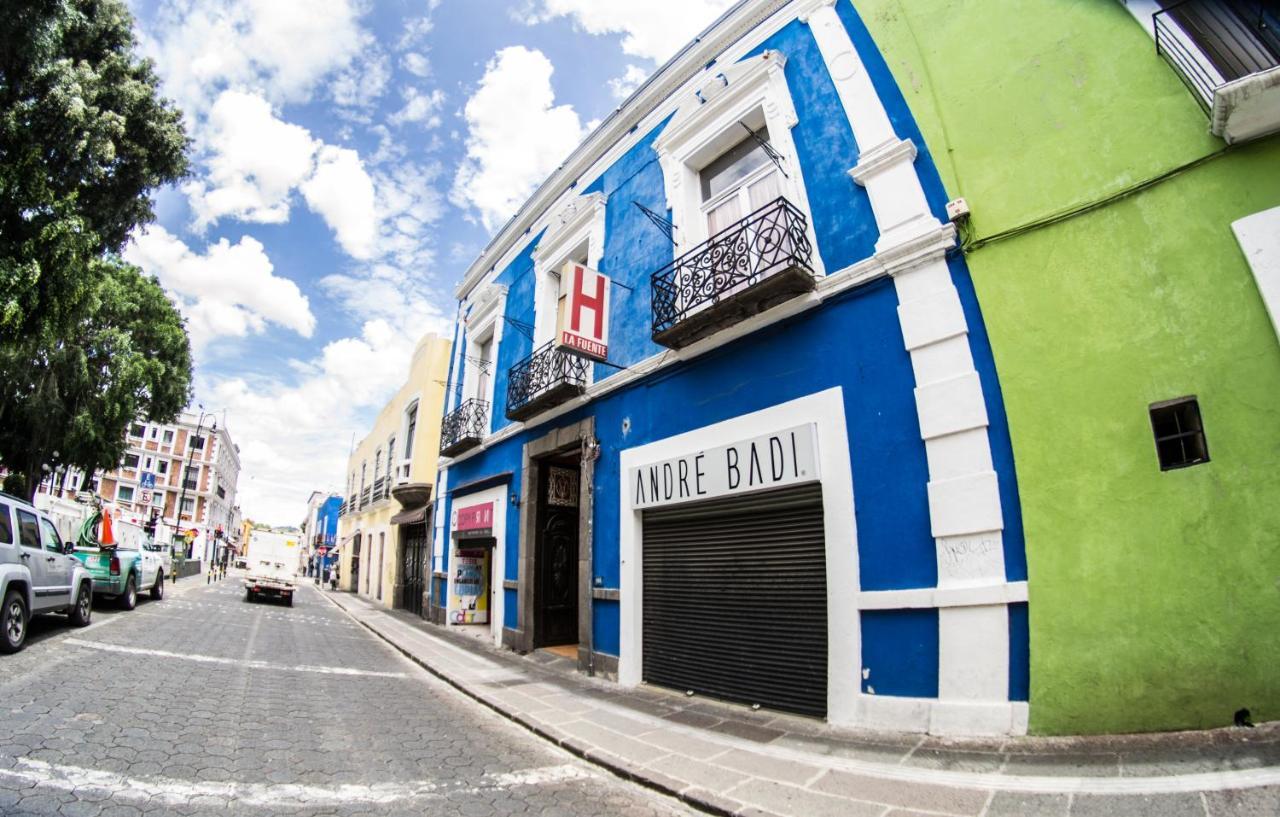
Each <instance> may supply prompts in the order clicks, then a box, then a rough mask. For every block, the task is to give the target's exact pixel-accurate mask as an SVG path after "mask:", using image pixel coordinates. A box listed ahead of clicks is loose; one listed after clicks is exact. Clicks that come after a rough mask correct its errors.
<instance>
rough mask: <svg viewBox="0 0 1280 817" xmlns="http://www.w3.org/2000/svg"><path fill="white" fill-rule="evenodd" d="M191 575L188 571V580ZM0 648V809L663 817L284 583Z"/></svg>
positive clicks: (196, 596) (656, 799)
mask: <svg viewBox="0 0 1280 817" xmlns="http://www.w3.org/2000/svg"><path fill="white" fill-rule="evenodd" d="M196 582H199V583H198V584H196ZM173 590H174V591H176V592H174V593H172V594H171V595H170V597H169V598H166V599H165V600H164V601H161V602H153V601H149V600H147V601H143V602H141V603H140V604H139V606H138V608H137V609H136V610H134V611H132V612H129V613H123V612H117V611H115V610H114V609H112V607H111V606H109V605H107V604H105V603H103V602H101V600H100V601H99V604H98V606H99V609H96V610H95V611H94V623H93V625H92V626H90V627H89V628H87V629H84V630H71V629H68V628H66V627H65V626H63V625H64V622H63V621H61V620H60V617H48V620H47V621H45V622H40V623H38V624H37V626H36V627H35V628H34V629H35V632H33V641H32V643H31V644H30V645H29V646H28V648H27V649H26V650H25V651H24V652H22V653H20V654H18V655H13V656H6V657H5V658H4V659H3V660H2V661H0V696H2V697H0V813H2V814H5V815H38V814H64V815H68V817H70V815H99V814H101V815H134V814H143V813H148V814H187V815H205V814H208V815H212V814H219V815H225V814H264V815H265V814H298V815H303V814H306V815H330V814H332V815H356V814H378V815H391V814H439V815H474V816H475V817H485V815H505V814H528V815H548V816H550V815H587V814H592V815H600V814H610V815H628V816H631V815H634V816H635V817H641V816H642V815H672V814H686V813H689V812H688V811H687V809H685V808H684V807H683V806H681V805H680V804H678V803H676V802H675V801H673V800H667V799H665V798H662V797H660V796H659V795H656V794H654V793H652V792H650V791H648V790H646V789H643V788H640V787H637V786H633V785H630V784H626V783H623V782H621V781H619V780H617V779H615V778H613V777H612V776H610V775H608V774H606V773H603V772H602V771H600V770H598V769H596V768H593V767H592V766H590V765H588V764H586V763H585V762H583V761H581V760H579V759H577V758H574V757H573V756H571V755H569V754H568V753H566V752H563V751H561V750H559V749H556V748H554V747H553V746H551V745H549V744H547V743H546V742H544V741H541V740H539V739H538V738H536V737H534V736H533V735H531V734H529V733H527V732H525V731H523V730H521V729H519V728H518V727H516V726H513V725H511V724H510V723H508V722H506V721H504V720H503V719H502V718H500V717H499V716H497V715H494V714H493V713H491V712H489V711H488V710H486V709H485V708H484V707H482V706H480V705H478V704H476V703H474V702H473V701H470V700H468V699H466V698H465V697H464V696H462V695H461V694H459V693H457V692H456V691H454V690H453V689H451V688H450V687H449V686H447V685H446V684H444V683H443V682H441V681H439V680H436V679H435V678H434V677H432V676H430V675H429V674H427V673H426V672H424V671H422V670H421V669H420V668H418V667H417V666H416V665H414V664H412V663H410V662H409V661H407V660H405V659H403V658H401V657H400V656H398V655H397V654H396V653H395V652H394V651H393V650H392V649H391V648H390V647H388V646H387V645H385V644H384V643H383V642H381V641H380V640H379V639H378V638H376V637H375V636H374V635H372V634H370V633H369V632H368V631H367V630H365V629H364V628H362V627H360V626H359V625H357V624H355V623H354V622H352V621H351V620H350V619H349V618H347V617H346V616H344V615H343V613H342V612H340V611H339V610H337V609H336V608H335V607H334V606H333V605H331V604H329V603H328V602H327V601H325V600H324V599H323V598H321V597H320V596H319V594H318V593H316V592H315V591H314V590H313V589H312V588H311V587H310V586H309V585H304V589H303V591H302V592H300V593H299V594H298V597H297V598H296V600H295V603H294V606H293V607H292V608H289V607H285V606H283V605H273V604H249V603H247V602H246V601H245V599H244V593H243V590H242V589H241V585H240V584H239V583H238V582H236V581H235V580H234V578H233V577H229V578H228V580H227V581H225V582H221V583H218V584H214V585H212V586H206V585H205V584H203V580H202V579H196V580H194V581H192V582H190V583H188V581H185V580H184V582H182V583H180V584H179V585H178V586H177V587H175V588H173Z"/></svg>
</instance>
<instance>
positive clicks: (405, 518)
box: [391, 502, 433, 525]
mask: <svg viewBox="0 0 1280 817" xmlns="http://www.w3.org/2000/svg"><path fill="white" fill-rule="evenodd" d="M432 504H433V503H430V502H428V503H427V504H426V505H423V506H422V507H421V508H414V509H413V510H410V511H401V512H400V513H398V514H396V515H395V516H393V517H391V524H393V525H420V524H422V523H424V522H426V521H427V518H428V517H429V516H431V508H432Z"/></svg>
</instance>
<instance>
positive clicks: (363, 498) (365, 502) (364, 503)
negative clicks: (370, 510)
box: [360, 487, 373, 511]
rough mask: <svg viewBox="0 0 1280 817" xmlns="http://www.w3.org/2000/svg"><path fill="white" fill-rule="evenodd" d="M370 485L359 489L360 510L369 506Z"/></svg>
mask: <svg viewBox="0 0 1280 817" xmlns="http://www.w3.org/2000/svg"><path fill="white" fill-rule="evenodd" d="M372 491H373V489H372V488H371V487H367V488H362V489H360V510H362V511H363V510H364V509H365V508H367V507H368V506H369V495H370V493H372Z"/></svg>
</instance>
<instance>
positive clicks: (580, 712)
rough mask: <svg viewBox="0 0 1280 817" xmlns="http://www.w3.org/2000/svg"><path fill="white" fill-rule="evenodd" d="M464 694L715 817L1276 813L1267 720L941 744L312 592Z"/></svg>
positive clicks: (1279, 791)
mask: <svg viewBox="0 0 1280 817" xmlns="http://www.w3.org/2000/svg"><path fill="white" fill-rule="evenodd" d="M324 596H325V597H326V598H328V599H329V600H330V601H331V602H333V603H334V604H336V605H337V606H338V607H340V608H342V609H343V610H345V611H346V612H347V613H348V614H349V615H350V616H351V617H352V618H354V619H355V620H356V621H357V622H359V623H360V624H363V625H364V626H365V627H367V628H368V629H369V630H371V631H372V632H373V633H375V634H376V635H378V636H380V637H381V638H383V639H384V640H386V641H387V642H388V643H390V644H391V645H392V646H394V647H395V648H396V649H398V650H399V651H401V652H402V653H404V654H405V655H406V656H408V657H409V658H410V659H412V660H413V661H415V662H416V663H418V664H420V665H422V666H423V667H425V668H426V669H427V670H429V671H430V672H432V673H434V674H435V675H437V676H439V677H441V678H443V679H444V680H446V681H447V682H449V683H450V684H452V685H453V686H454V687H456V688H457V689H459V690H461V691H462V692H464V693H465V694H467V695H469V696H471V697H472V698H474V699H476V700H477V701H479V702H481V703H483V704H485V705H486V706H489V707H490V708H492V709H494V710H496V711H497V712H499V713H501V714H503V715H505V716H506V717H508V718H510V719H511V720H513V721H515V722H516V723H519V724H521V725H522V726H525V727H526V728H528V729H530V730H531V731H533V732H535V733H536V734H538V735H540V736H542V737H543V738H546V739H547V740H550V741H552V742H554V743H556V744H558V745H560V746H562V747H563V748H565V749H567V750H569V751H570V752H573V753H574V754H577V755H580V756H581V757H584V758H586V759H587V760H589V761H591V762H593V763H596V764H598V765H600V766H603V767H605V768H607V769H609V770H610V771H612V772H614V773H615V774H618V775H620V776H622V777H624V778H626V779H629V780H634V781H636V782H639V783H641V784H644V785H646V786H649V787H652V788H654V789H657V790H659V791H662V792H664V793H666V794H670V795H672V796H674V797H678V798H680V799H681V800H683V801H685V802H686V803H689V804H690V805H692V806H694V807H696V808H699V809H701V810H704V811H707V812H710V813H712V814H721V815H735V816H740V817H748V815H751V817H768V816H769V815H803V816H804V817H824V816H825V815H831V816H832V817H836V816H837V815H838V817H863V816H864V815H866V817H908V815H957V817H959V816H961V815H964V816H965V817H1002V816H1003V815H1010V816H1014V815H1016V816H1017V817H1023V815H1057V816H1059V817H1061V816H1062V815H1095V814H1096V815H1124V816H1125V817H1128V816H1129V815H1134V816H1135V817H1140V816H1141V815H1148V814H1150V815H1159V817H1182V815H1195V817H1206V815H1209V817H1221V815H1259V817H1262V815H1266V816H1267V817H1273V816H1274V815H1277V814H1280V724H1269V725H1264V726H1261V727H1259V728H1257V729H1219V730H1213V731H1209V732H1186V733H1176V734H1162V735H1128V736H1120V737H1102V738H1004V739H964V740H957V739H940V738H934V737H929V736H922V735H906V734H896V733H885V732H869V731H859V730H849V729H836V728H833V727H830V726H828V725H826V724H823V723H820V722H817V721H813V720H810V719H807V718H800V717H793V716H789V715H780V714H777V713H766V712H752V711H751V710H750V709H748V708H746V707H738V706H732V705H728V704H722V703H719V702H715V701H710V700H707V699H701V698H686V697H685V696H683V695H680V694H678V693H674V692H669V691H665V690H661V689H654V688H649V687H644V688H640V689H622V688H620V687H618V686H616V685H615V684H612V683H610V682H607V681H601V680H597V679H591V678H586V677H585V676H582V675H579V674H577V673H575V672H573V671H572V669H571V665H570V663H569V662H568V661H567V660H565V659H559V658H555V657H553V656H550V655H547V654H543V653H535V654H533V655H531V656H523V657H522V656H518V655H516V654H514V653H512V652H509V651H504V650H498V649H495V648H493V647H492V646H491V645H488V644H487V643H485V642H481V641H479V640H477V639H473V638H468V637H466V636H460V635H455V634H452V633H449V632H447V631H446V630H444V629H443V628H440V627H437V626H434V625H431V624H427V623H426V622H424V621H422V620H421V619H419V618H416V617H414V616H410V615H407V614H403V613H399V612H388V611H385V610H382V609H380V608H376V607H374V606H373V605H371V604H369V603H368V602H366V601H364V600H363V599H360V598H358V597H356V596H353V595H351V594H349V593H333V592H329V591H324Z"/></svg>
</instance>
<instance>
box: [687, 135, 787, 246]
mask: <svg viewBox="0 0 1280 817" xmlns="http://www.w3.org/2000/svg"><path fill="white" fill-rule="evenodd" d="M743 133H744V134H745V133H746V131H743ZM768 143H769V136H768V133H767V132H764V131H763V129H761V132H758V133H757V134H756V136H751V135H747V136H746V138H744V139H743V140H742V141H741V142H739V143H738V144H736V145H734V146H733V147H731V148H729V149H728V150H726V151H725V152H724V153H723V154H721V155H720V156H719V157H718V158H716V159H713V160H711V162H710V164H708V165H707V166H706V167H704V168H703V169H702V171H701V172H700V173H699V174H698V181H699V183H700V184H701V188H702V212H703V213H704V214H705V217H706V219H707V235H708V236H714V235H715V234H716V233H718V232H720V231H721V230H724V229H726V228H728V227H732V226H733V225H734V224H736V223H737V222H738V221H741V220H742V219H743V218H745V217H747V216H748V215H750V214H751V213H753V212H755V211H756V210H758V209H759V208H761V207H763V206H765V205H766V204H768V203H769V202H771V201H773V200H774V199H776V198H777V197H778V196H780V195H782V185H781V183H780V182H781V178H780V174H779V173H778V168H777V166H776V165H775V164H774V163H773V161H772V159H770V157H769V153H768V151H767V150H765V147H764V146H765V145H767V144H768Z"/></svg>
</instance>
